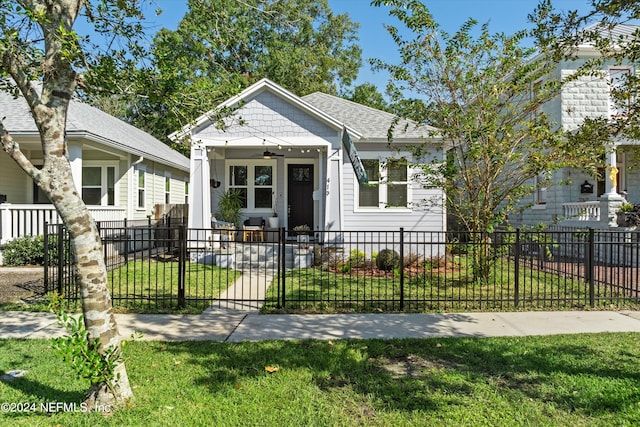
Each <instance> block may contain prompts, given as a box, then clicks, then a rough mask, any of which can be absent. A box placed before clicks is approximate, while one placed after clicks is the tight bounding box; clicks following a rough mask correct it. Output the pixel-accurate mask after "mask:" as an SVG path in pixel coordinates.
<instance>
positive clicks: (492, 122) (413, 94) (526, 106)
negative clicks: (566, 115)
mask: <svg viewBox="0 0 640 427" xmlns="http://www.w3.org/2000/svg"><path fill="white" fill-rule="evenodd" d="M373 3H374V4H375V5H376V6H382V5H385V6H389V7H390V14H391V15H393V16H395V17H397V18H398V19H399V20H400V22H402V23H403V24H404V25H405V26H406V30H408V33H409V34H410V35H411V36H410V37H409V38H405V37H404V36H403V35H402V34H406V33H407V32H406V31H404V32H403V31H400V30H399V29H398V28H397V27H392V26H388V27H387V30H388V32H389V34H390V35H391V36H392V37H393V39H394V41H395V42H396V44H397V45H398V49H399V53H400V57H401V62H400V64H397V65H394V64H388V63H385V62H384V61H382V60H373V61H372V64H373V66H374V67H375V68H376V69H383V70H386V71H387V72H389V73H390V76H391V81H390V83H389V85H388V86H387V88H388V90H389V92H390V94H391V96H392V102H393V103H394V105H395V110H396V111H397V112H399V113H402V114H403V115H404V116H406V117H408V118H411V119H413V120H415V121H417V122H418V123H427V124H429V125H432V126H434V127H436V128H438V129H439V131H438V132H437V133H435V134H434V135H432V136H437V137H440V138H442V142H443V144H444V146H445V147H446V149H448V151H447V156H446V160H445V161H444V162H441V161H434V162H427V165H426V166H425V171H424V172H425V174H424V175H425V179H426V180H427V181H428V183H429V185H433V186H437V187H442V188H444V189H445V192H446V203H447V209H448V211H449V213H451V214H453V215H454V216H455V217H456V218H457V219H458V220H459V221H460V222H461V223H462V224H463V225H464V227H465V228H466V229H467V230H470V231H472V232H475V233H484V232H490V231H492V230H493V229H494V228H495V227H496V226H497V225H499V224H501V223H503V222H504V221H505V219H506V217H507V215H508V213H509V212H512V211H513V210H514V209H516V208H517V206H518V203H519V202H520V201H521V200H522V199H523V197H525V196H527V195H531V194H532V192H533V190H534V189H535V188H534V186H533V184H532V183H533V182H534V181H533V179H534V178H535V177H542V176H543V177H545V178H544V179H541V180H540V181H539V185H542V186H548V185H550V184H551V180H550V172H553V171H554V170H557V169H559V168H562V167H565V166H585V165H588V164H590V163H593V161H592V160H591V159H593V158H598V157H597V156H596V155H594V153H593V144H584V145H576V144H574V143H570V142H569V140H568V139H567V138H565V137H564V136H565V135H564V134H563V131H562V129H560V128H559V127H558V125H557V124H556V123H553V122H551V120H550V119H549V117H548V116H547V115H546V114H545V112H544V109H543V108H542V107H543V105H544V103H545V102H547V101H549V100H550V99H552V98H553V97H555V96H557V95H558V93H559V90H560V88H561V83H562V82H559V81H558V80H555V79H553V78H551V75H550V72H551V71H552V70H553V67H554V65H555V64H554V59H555V58H550V57H547V56H544V55H537V56H535V53H536V52H535V51H534V50H533V49H532V48H527V47H524V43H523V41H524V40H525V39H526V37H527V36H528V33H527V32H525V31H520V32H517V33H516V34H513V35H505V34H502V33H500V34H492V33H490V31H489V28H488V25H486V24H485V25H478V24H477V22H476V21H474V20H473V19H469V20H468V21H467V22H466V23H465V24H464V25H463V26H462V27H461V28H460V30H459V31H457V32H456V33H455V34H452V35H451V34H447V33H446V32H444V31H442V30H441V29H440V28H439V26H438V24H437V23H436V22H435V21H434V19H433V17H432V15H431V14H430V12H429V10H428V9H427V7H426V6H425V5H424V4H423V3H422V2H419V1H414V0H375V1H374V2H373ZM423 154H424V153H423V152H422V150H418V152H417V153H416V155H417V156H418V158H420V157H421V156H423ZM594 156H595V157H594Z"/></svg>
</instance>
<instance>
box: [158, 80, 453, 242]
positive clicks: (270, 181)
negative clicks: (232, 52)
mask: <svg viewBox="0 0 640 427" xmlns="http://www.w3.org/2000/svg"><path fill="white" fill-rule="evenodd" d="M218 109H231V110H232V111H233V114H231V115H229V116H228V117H226V118H225V119H224V124H225V126H220V123H219V121H217V120H216V119H215V117H216V114H215V111H217V110H218ZM218 109H216V110H213V111H212V112H208V113H206V114H204V115H202V116H201V117H200V118H199V119H197V121H196V122H195V124H194V125H192V126H189V127H185V128H183V129H182V130H180V131H178V132H175V133H173V134H172V135H170V138H172V139H174V140H176V141H177V140H182V139H185V138H186V139H187V140H189V141H190V142H191V144H192V149H191V179H190V181H191V186H190V195H189V198H190V210H189V226H190V227H192V228H210V227H211V219H212V216H213V215H214V213H215V212H216V208H217V200H218V197H219V196H220V195H221V194H222V193H223V192H224V191H226V190H229V189H231V188H236V189H238V190H240V191H241V192H242V194H243V195H244V197H243V198H244V201H243V203H244V209H243V218H248V217H262V218H263V219H267V218H269V217H271V216H272V212H276V213H277V214H278V224H277V225H278V227H285V228H287V229H292V228H293V227H296V226H299V225H304V224H306V225H308V226H309V227H310V228H311V230H315V231H322V230H326V231H337V230H347V231H388V230H396V231H397V230H399V228H400V227H404V229H405V230H407V231H442V230H445V226H446V221H445V210H444V208H443V206H442V200H443V198H444V195H443V192H442V189H440V188H426V187H425V186H424V185H422V184H421V183H420V182H419V180H417V179H416V175H417V172H418V171H419V168H417V167H416V166H415V164H416V162H419V161H420V159H413V158H411V155H410V153H409V152H408V151H407V150H403V149H402V148H403V147H405V146H406V145H408V144H427V145H428V146H429V148H430V149H429V150H428V151H429V153H430V154H429V156H428V157H429V160H431V159H432V158H438V159H442V153H443V150H442V144H441V141H440V140H438V139H435V138H433V137H432V136H430V134H431V133H432V132H433V131H434V129H433V128H431V127H427V126H425V127H421V128H416V126H415V124H409V126H408V127H407V128H406V129H405V128H404V124H405V123H406V122H401V123H400V124H399V125H398V126H397V130H396V131H395V132H394V139H393V143H392V144H389V142H388V140H387V132H388V130H389V128H390V126H391V125H392V122H393V120H394V115H392V114H389V113H386V112H383V111H380V110H376V109H373V108H370V107H366V106H363V105H360V104H357V103H354V102H351V101H347V100H345V99H341V98H338V97H335V96H330V95H327V94H323V93H313V94H310V95H307V96H303V97H298V96H296V95H294V94H293V93H291V92H289V91H287V90H285V89H283V88H282V87H280V86H278V85H277V84H275V83H273V82H272V81H270V80H267V79H263V80H260V81H259V82H257V83H255V84H254V85H252V86H250V87H249V88H247V89H246V90H244V91H242V93H240V94H239V95H237V96H236V97H233V98H231V99H229V100H227V101H226V102H224V103H222V104H221V105H220V106H218ZM349 141H351V142H352V144H353V146H354V147H355V150H354V152H353V154H354V155H353V156H351V157H352V158H353V159H354V161H355V166H354V165H353V164H352V162H351V160H350V156H349V155H348V153H346V152H345V143H346V144H349ZM398 150H399V151H398ZM355 151H357V155H356V153H355ZM358 158H359V159H360V160H361V163H362V165H363V166H364V169H365V171H366V173H367V175H368V184H359V181H358V179H357V177H356V173H355V172H354V170H357V169H358V167H359V166H358V163H357V159H358ZM434 199H435V200H437V201H438V203H435V204H433V203H426V204H425V203H423V202H424V201H425V200H429V201H433V200H434ZM273 225H274V226H275V224H273Z"/></svg>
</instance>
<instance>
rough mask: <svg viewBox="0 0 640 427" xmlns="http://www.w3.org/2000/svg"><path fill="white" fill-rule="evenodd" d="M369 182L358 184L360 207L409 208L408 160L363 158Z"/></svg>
mask: <svg viewBox="0 0 640 427" xmlns="http://www.w3.org/2000/svg"><path fill="white" fill-rule="evenodd" d="M362 164H363V166H364V169H365V171H366V172H367V178H368V179H369V183H368V184H364V185H359V186H358V207H359V208H364V209H369V208H371V209H381V208H407V207H408V204H409V200H410V195H409V180H408V176H409V167H408V164H407V160H406V159H404V158H401V159H387V160H386V162H383V161H380V160H378V159H362Z"/></svg>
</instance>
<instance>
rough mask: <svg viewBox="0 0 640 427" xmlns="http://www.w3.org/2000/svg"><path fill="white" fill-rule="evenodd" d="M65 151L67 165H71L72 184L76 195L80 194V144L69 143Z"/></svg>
mask: <svg viewBox="0 0 640 427" xmlns="http://www.w3.org/2000/svg"><path fill="white" fill-rule="evenodd" d="M67 149H68V151H69V163H71V175H72V176H73V183H74V184H75V186H76V190H77V191H78V194H82V144H78V143H77V142H69V143H68V144H67Z"/></svg>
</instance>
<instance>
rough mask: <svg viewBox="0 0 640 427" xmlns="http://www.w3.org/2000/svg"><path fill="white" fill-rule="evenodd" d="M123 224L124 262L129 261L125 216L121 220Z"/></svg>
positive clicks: (127, 231)
mask: <svg viewBox="0 0 640 427" xmlns="http://www.w3.org/2000/svg"><path fill="white" fill-rule="evenodd" d="M123 225H124V263H125V264H127V263H128V262H129V229H128V228H127V218H125V219H124V220H123Z"/></svg>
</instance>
